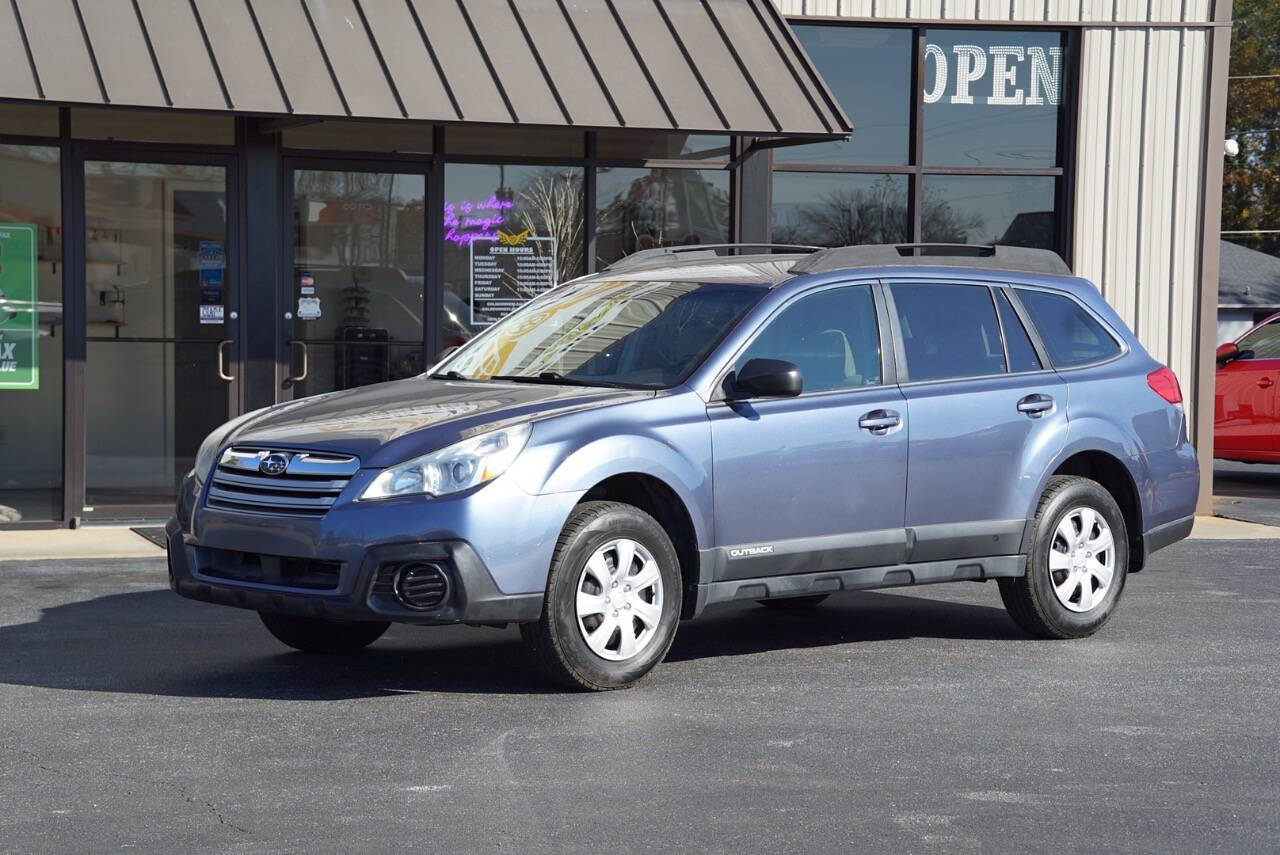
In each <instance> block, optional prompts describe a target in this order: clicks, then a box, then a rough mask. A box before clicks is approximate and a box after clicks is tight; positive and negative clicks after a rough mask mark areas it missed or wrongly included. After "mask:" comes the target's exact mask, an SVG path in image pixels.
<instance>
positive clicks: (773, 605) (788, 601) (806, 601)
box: [756, 594, 827, 612]
mask: <svg viewBox="0 0 1280 855" xmlns="http://www.w3.org/2000/svg"><path fill="white" fill-rule="evenodd" d="M826 598H827V595H826V594H810V595H809V596H807V597H783V598H782V599H778V600H756V602H757V603H759V604H760V605H762V606H764V607H765V608H767V609H777V610H778V611H783V612H795V611H801V610H802V609H811V608H813V607H814V606H816V605H818V604H819V603H821V602H822V601H823V600H825V599H826Z"/></svg>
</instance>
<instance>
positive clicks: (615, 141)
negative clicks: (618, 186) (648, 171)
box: [596, 131, 729, 161]
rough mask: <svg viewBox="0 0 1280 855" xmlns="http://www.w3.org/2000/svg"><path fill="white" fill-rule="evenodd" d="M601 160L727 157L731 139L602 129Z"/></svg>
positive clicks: (599, 139)
mask: <svg viewBox="0 0 1280 855" xmlns="http://www.w3.org/2000/svg"><path fill="white" fill-rule="evenodd" d="M596 157H598V158H600V159H601V160H651V159H652V160H708V161H710V160H725V161H727V160H728V159H729V138H728V137H727V136H719V135H715V134H678V133H670V134H657V133H653V132H650V131H601V132H600V133H598V134H597V135H596Z"/></svg>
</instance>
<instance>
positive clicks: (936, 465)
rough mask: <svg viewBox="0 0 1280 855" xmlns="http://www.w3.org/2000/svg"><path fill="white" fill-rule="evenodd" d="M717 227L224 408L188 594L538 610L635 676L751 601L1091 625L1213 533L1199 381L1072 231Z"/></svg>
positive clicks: (250, 605) (605, 684) (281, 630)
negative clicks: (936, 610)
mask: <svg viewBox="0 0 1280 855" xmlns="http://www.w3.org/2000/svg"><path fill="white" fill-rule="evenodd" d="M689 249H690V250H691V251H687V252H686V251H676V250H652V251H648V252H645V253H640V254H637V255H633V256H629V257H628V258H626V259H624V260H623V261H622V262H619V263H618V264H615V265H614V266H612V267H610V268H609V269H607V270H605V271H603V272H601V273H597V274H595V275H591V276H586V277H584V278H581V279H577V280H574V281H572V282H569V283H567V284H565V285H562V286H560V287H558V288H556V289H554V290H552V291H550V292H548V293H546V294H544V295H542V296H540V297H538V298H537V299H535V300H533V301H532V302H530V303H528V304H527V305H525V306H524V307H523V308H521V309H519V310H518V311H516V312H513V313H512V314H510V315H508V316H507V317H506V318H505V319H503V320H502V321H500V322H498V323H496V324H494V325H493V326H491V327H490V328H489V329H487V330H486V331H485V332H484V333H482V334H481V335H479V336H478V337H476V338H475V339H474V340H472V341H471V342H469V343H468V344H466V345H464V346H463V347H462V348H460V349H458V350H457V351H455V352H453V353H452V354H450V355H449V356H447V357H446V358H445V359H444V360H443V361H442V362H440V364H438V365H437V366H436V367H435V368H434V369H433V371H432V372H431V373H429V374H427V375H424V376H421V377H417V378H413V379H409V380H400V381H396V382H392V383H383V384H380V385H375V386H366V387H363V388H359V389H353V390H349V391H343V392H334V393H331V394H325V395H317V396H315V397H311V398H305V399H301V400H296V401H291V402H288V403H284V404H279V405H277V406H274V407H269V408H267V409H264V410H259V411H257V412H254V413H249V414H248V415H245V416H242V417H241V418H238V419H236V420H234V421H232V422H229V423H228V424H226V425H224V426H223V427H221V428H220V429H218V430H217V431H215V432H214V433H213V434H212V435H210V436H209V438H208V439H207V440H206V441H205V443H204V445H203V446H202V447H201V449H200V452H199V455H198V458H197V461H196V465H195V468H194V469H193V470H192V471H191V473H190V474H189V475H188V476H187V477H186V479H185V481H184V483H183V486H182V490H181V497H180V499H179V502H178V507H177V513H176V516H175V517H174V519H172V520H171V521H170V523H169V525H168V538H169V570H170V574H171V580H172V585H173V587H174V589H175V590H176V591H177V592H178V593H179V594H182V595H183V596H187V597H192V598H194V599H198V600H205V601H208V602H214V603H223V604H226V605H231V606H239V607H241V608H247V609H254V610H256V611H257V612H258V613H259V614H260V615H261V617H262V621H263V623H264V624H265V625H266V627H267V629H268V630H270V632H271V633H272V634H273V635H275V636H276V637H277V638H278V639H280V640H281V641H282V642H284V643H285V644H287V645H290V646H292V647H295V648H297V649H300V650H305V651H315V652H338V651H349V650H353V649H357V648H360V647H363V646H365V645H368V644H370V643H371V642H373V641H374V640H376V639H377V638H378V637H379V636H380V635H381V634H382V633H383V632H384V631H385V630H386V628H387V627H388V625H389V624H390V623H392V622H400V623H415V624H443V623H459V622H461V623H468V624H478V625H503V624H507V623H516V624H519V626H520V630H521V633H522V635H523V638H524V641H525V643H526V645H527V647H528V649H529V651H530V653H531V656H532V658H533V659H534V661H535V662H536V663H537V664H538V665H539V666H540V667H541V668H542V669H543V670H544V671H545V672H546V673H547V674H548V675H549V676H550V677H552V678H553V679H555V680H557V681H559V682H561V683H564V684H567V685H569V686H573V687H581V688H586V689H613V688H619V687H623V686H628V685H630V684H632V683H634V682H635V681H636V680H638V679H639V678H640V677H642V676H643V675H644V674H645V673H646V672H648V671H649V670H650V669H651V668H653V666H654V665H655V664H657V663H658V662H659V661H660V660H661V659H662V658H663V656H664V655H665V654H666V652H667V650H668V648H670V646H671V642H672V639H673V638H674V637H675V633H676V626H677V624H678V623H679V621H680V620H681V619H682V618H692V617H694V616H696V615H697V614H699V613H700V612H701V611H702V610H703V609H704V608H706V607H707V606H709V605H713V604H715V603H720V602H726V601H730V600H751V601H758V602H760V603H761V605H764V606H768V607H774V608H808V607H813V606H816V605H817V604H818V603H820V602H821V601H822V600H824V599H825V598H826V597H827V596H828V595H829V594H832V593H837V592H842V591H854V590H862V589H867V588H886V587H892V586H899V585H920V584H925V583H930V582H950V581H957V580H966V581H986V580H988V579H995V580H996V581H997V583H998V585H999V588H1000V595H1001V598H1002V599H1003V600H1004V603H1005V606H1006V607H1007V608H1008V610H1009V613H1010V615H1012V617H1013V619H1014V620H1015V621H1017V623H1018V624H1020V625H1021V626H1022V627H1023V628H1024V629H1026V630H1027V631H1028V632H1030V633H1033V634H1035V635H1039V636H1044V637H1048V638H1075V637H1081V636H1087V635H1090V634H1092V633H1093V632H1096V631H1097V630H1098V629H1099V627H1101V626H1102V625H1103V624H1104V623H1105V622H1106V621H1107V619H1108V618H1109V617H1110V616H1111V614H1112V612H1113V611H1114V610H1115V607H1116V603H1117V601H1118V600H1119V597H1120V593H1121V591H1122V590H1123V588H1124V585H1125V580H1126V578H1127V576H1128V574H1129V573H1133V572H1137V571H1138V570H1141V569H1142V568H1143V566H1144V565H1145V564H1146V563H1147V562H1148V560H1149V559H1150V556H1151V553H1153V552H1155V551H1156V550H1157V549H1160V548H1161V547H1163V546H1167V545H1168V544H1170V543H1173V542H1174V541H1177V540H1179V539H1180V538H1183V537H1185V536H1186V535H1187V534H1188V532H1189V531H1190V529H1191V524H1192V513H1193V510H1194V507H1195V502H1196V494H1197V489H1198V482H1199V474H1198V469H1197V466H1196V457H1195V452H1194V450H1193V449H1192V447H1191V445H1190V444H1189V443H1188V441H1187V432H1186V419H1185V416H1184V413H1183V409H1182V405H1181V400H1182V395H1181V391H1180V389H1179V386H1178V381H1177V379H1176V378H1175V377H1174V375H1173V372H1172V371H1170V370H1169V369H1168V368H1167V367H1165V366H1163V365H1161V364H1160V363H1158V362H1156V361H1155V360H1154V359H1152V358H1151V357H1150V356H1149V355H1148V354H1147V353H1146V352H1145V351H1144V350H1143V349H1142V346H1141V345H1140V344H1139V343H1138V341H1137V340H1136V339H1135V338H1134V336H1133V333H1132V332H1130V331H1129V329H1128V328H1127V327H1126V326H1125V324H1124V322H1123V321H1122V320H1121V319H1120V318H1119V317H1118V316H1117V315H1116V313H1115V312H1114V311H1113V310H1112V309H1111V307H1110V306H1108V305H1107V303H1106V302H1105V301H1104V300H1103V299H1102V298H1101V296H1100V295H1099V293H1098V290H1097V289H1096V288H1095V287H1094V286H1093V285H1092V284H1090V283H1089V282H1087V281H1085V280H1082V279H1078V278H1074V277H1072V276H1071V275H1070V273H1069V271H1068V270H1067V268H1066V266H1065V265H1064V264H1063V263H1062V261H1061V259H1059V258H1058V257H1057V256H1056V255H1053V254H1052V253H1048V252H1043V251H1037V250H1025V249H1013V248H1007V247H945V246H928V245H906V246H863V247H848V248H841V249H829V250H820V251H809V252H802V251H794V252H789V253H784V254H777V253H771V252H768V251H765V252H763V253H756V254H750V253H748V250H747V248H745V247H735V248H732V252H735V253H737V254H732V255H724V256H722V255H718V254H717V253H716V251H715V250H711V249H706V248H696V247H695V248H689ZM744 253H747V254H744Z"/></svg>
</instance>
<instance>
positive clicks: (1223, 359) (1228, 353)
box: [1216, 341, 1240, 365]
mask: <svg viewBox="0 0 1280 855" xmlns="http://www.w3.org/2000/svg"><path fill="white" fill-rule="evenodd" d="M1216 356H1217V358H1218V365H1226V364H1227V363H1228V362H1230V361H1231V360H1233V359H1239V358H1240V348H1239V347H1238V346H1237V345H1236V343H1235V342H1234V341H1229V342H1227V343H1226V344H1220V345H1218V349H1217V351H1216Z"/></svg>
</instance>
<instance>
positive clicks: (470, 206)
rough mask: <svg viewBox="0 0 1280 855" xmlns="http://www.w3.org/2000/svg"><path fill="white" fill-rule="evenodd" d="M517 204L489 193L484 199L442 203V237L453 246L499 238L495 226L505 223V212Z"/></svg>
mask: <svg viewBox="0 0 1280 855" xmlns="http://www.w3.org/2000/svg"><path fill="white" fill-rule="evenodd" d="M515 206H516V203H515V202H514V201H512V200H510V199H499V198H498V196H497V194H492V195H490V196H489V198H488V199H485V200H483V201H462V202H457V203H454V202H445V203H444V229H445V231H444V239H445V240H446V241H448V242H450V243H452V244H454V245H455V246H467V245H469V244H470V243H471V242H472V241H477V240H492V241H496V240H498V239H499V238H498V227H499V226H502V225H505V224H506V222H507V214H506V213H505V212H507V211H510V210H511V209H512V208H514V207H515Z"/></svg>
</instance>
